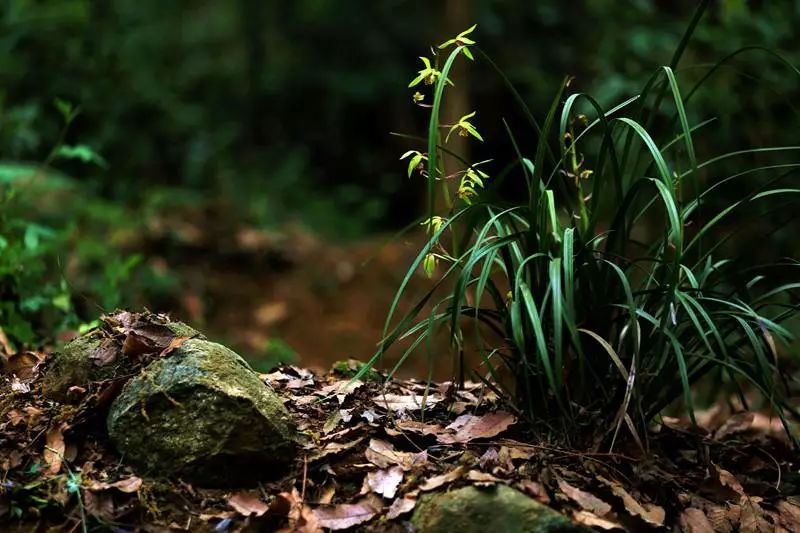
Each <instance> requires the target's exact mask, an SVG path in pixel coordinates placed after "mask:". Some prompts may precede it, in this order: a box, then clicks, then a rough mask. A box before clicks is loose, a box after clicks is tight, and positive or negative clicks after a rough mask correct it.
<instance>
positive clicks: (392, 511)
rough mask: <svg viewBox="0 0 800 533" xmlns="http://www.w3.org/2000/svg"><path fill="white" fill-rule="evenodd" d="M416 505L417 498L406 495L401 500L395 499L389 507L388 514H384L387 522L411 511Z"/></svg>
mask: <svg viewBox="0 0 800 533" xmlns="http://www.w3.org/2000/svg"><path fill="white" fill-rule="evenodd" d="M416 505H417V498H416V497H415V496H410V495H406V496H403V497H402V498H397V499H396V500H395V501H394V502H392V505H391V507H389V512H387V513H386V518H387V519H389V520H394V519H395V518H397V517H399V516H402V515H404V514H406V513H409V512H411V511H413V510H414V507H415V506H416Z"/></svg>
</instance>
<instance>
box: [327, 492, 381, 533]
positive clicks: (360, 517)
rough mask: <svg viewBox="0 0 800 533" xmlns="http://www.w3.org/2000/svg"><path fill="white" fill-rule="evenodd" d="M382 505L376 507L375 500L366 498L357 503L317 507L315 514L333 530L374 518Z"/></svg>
mask: <svg viewBox="0 0 800 533" xmlns="http://www.w3.org/2000/svg"><path fill="white" fill-rule="evenodd" d="M379 508H380V507H378V508H376V507H375V506H374V502H373V501H372V500H371V499H369V498H365V499H363V500H361V501H359V502H357V503H340V504H339V505H335V506H333V507H317V508H316V509H314V515H315V516H316V517H317V521H318V522H319V525H320V526H322V527H326V528H328V529H331V530H334V531H336V530H339V529H347V528H350V527H353V526H355V525H358V524H363V523H364V522H367V521H368V520H372V518H374V517H375V515H376V514H378V510H379Z"/></svg>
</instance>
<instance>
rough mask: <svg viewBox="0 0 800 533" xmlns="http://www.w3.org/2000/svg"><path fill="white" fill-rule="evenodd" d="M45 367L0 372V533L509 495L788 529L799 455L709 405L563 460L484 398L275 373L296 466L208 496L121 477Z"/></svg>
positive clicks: (404, 383)
mask: <svg viewBox="0 0 800 533" xmlns="http://www.w3.org/2000/svg"><path fill="white" fill-rule="evenodd" d="M49 359H50V355H49V354H47V353H34V352H22V353H19V354H15V355H13V356H11V357H9V358H7V360H6V361H5V364H4V377H3V379H2V385H0V393H2V398H3V400H2V405H0V407H1V408H0V414H2V417H0V431H1V433H0V435H2V436H0V462H1V464H0V469H2V481H1V482H2V489H0V523H3V524H4V525H3V526H2V528H3V529H5V530H19V531H28V530H34V529H36V530H39V531H80V530H81V529H82V528H83V529H84V530H94V529H97V528H100V529H101V530H107V529H113V530H115V531H129V530H133V529H141V530H146V531H217V532H219V531H273V530H284V531H304V532H313V531H323V529H326V530H328V529H329V530H343V529H350V530H353V531H398V532H400V531H407V530H408V529H407V528H408V519H409V516H410V515H411V513H412V512H413V510H414V508H415V506H416V504H417V502H418V500H419V499H420V498H421V497H422V496H423V495H425V494H428V493H432V492H435V491H444V490H448V489H451V488H455V487H459V486H464V485H475V486H479V487H486V486H492V485H509V486H512V487H514V488H516V489H518V490H520V491H521V492H523V493H525V494H527V495H528V496H529V497H531V498H533V499H535V500H537V501H539V502H541V503H543V504H546V505H548V506H551V507H552V508H554V509H556V510H557V511H559V512H561V513H563V514H565V515H567V516H568V517H570V518H571V519H572V520H574V521H576V522H578V523H581V524H584V525H586V526H588V527H591V528H594V529H596V530H610V531H643V530H663V529H665V528H666V529H671V530H681V531H695V532H706V531H752V532H760V531H800V475H799V474H798V464H797V462H796V461H797V455H796V452H795V451H794V450H792V448H791V446H790V445H789V442H788V439H787V438H786V436H785V434H784V433H783V430H782V428H781V426H780V424H779V423H778V422H777V421H776V420H771V419H769V418H768V417H767V416H765V415H763V414H759V413H749V412H738V413H732V412H731V411H730V410H728V408H727V407H724V406H722V405H720V406H717V407H715V408H713V409H711V410H708V411H705V412H702V413H698V422H699V426H700V427H692V426H691V425H690V424H688V423H687V422H686V421H682V420H678V419H671V418H666V417H665V418H663V419H662V420H661V421H660V423H659V424H657V425H656V426H654V427H653V428H652V431H651V432H650V433H649V434H648V435H647V436H646V437H647V438H646V442H643V443H642V446H643V448H640V447H639V446H638V445H636V444H634V442H632V441H631V440H630V439H625V438H621V439H619V440H618V443H617V445H616V446H615V448H614V449H613V450H609V449H607V444H606V445H605V446H606V448H605V449H602V448H600V447H599V446H589V447H588V448H587V447H586V446H584V447H575V446H570V445H568V444H567V443H563V442H561V443H560V442H556V441H553V440H548V439H544V438H542V436H541V434H537V433H536V432H533V431H531V430H530V428H529V426H527V425H526V424H524V423H523V421H522V420H520V419H519V418H518V416H517V415H516V414H514V413H513V412H511V411H510V410H507V408H506V407H504V406H503V405H502V403H501V402H500V401H499V400H498V398H497V397H496V396H495V395H494V394H493V393H492V392H491V391H489V390H486V389H484V388H483V387H482V386H481V385H479V384H469V383H468V384H465V386H464V387H462V388H457V387H455V386H454V384H453V383H450V382H444V383H430V384H426V383H425V382H422V381H419V380H413V379H408V380H395V381H393V382H390V383H389V385H388V386H384V385H382V384H381V383H380V380H365V381H355V382H353V381H352V380H351V379H350V377H349V376H351V375H352V373H353V372H354V371H355V369H356V368H357V364H356V363H355V362H352V363H349V364H346V365H344V366H341V365H340V366H339V371H332V372H329V373H325V374H316V373H314V372H311V371H309V370H306V369H303V368H299V367H294V366H287V367H282V368H278V369H276V370H274V371H272V372H270V373H266V374H261V375H260V376H261V378H262V379H263V380H264V382H265V383H267V384H269V385H270V386H271V387H272V388H273V389H274V390H275V391H276V392H277V393H278V394H279V395H280V397H281V399H282V400H283V402H284V404H285V405H286V407H287V409H288V410H289V411H290V413H291V414H292V416H293V418H294V420H295V422H296V423H297V426H298V430H299V433H300V435H302V436H303V438H302V440H301V445H300V447H299V450H298V453H297V455H296V460H295V462H294V463H293V464H292V465H291V467H290V468H289V469H288V471H287V472H286V473H284V474H283V475H282V476H280V477H279V478H278V479H275V476H274V473H271V472H265V477H264V479H265V481H264V482H263V483H260V484H258V486H256V487H247V488H239V487H232V488H226V489H207V488H199V487H196V486H193V485H191V484H189V483H187V482H184V481H182V480H180V479H172V480H166V479H150V478H147V477H145V476H141V477H140V476H139V475H137V473H136V472H134V471H133V470H131V469H130V468H129V467H128V466H126V465H125V464H124V459H123V458H121V457H120V456H119V455H118V454H117V453H116V452H115V450H114V448H113V446H112V445H111V444H110V443H109V440H108V437H107V435H106V433H105V423H104V422H105V409H107V408H103V407H102V406H103V401H102V400H103V398H102V393H100V392H98V393H97V394H98V396H97V397H96V398H95V399H94V400H93V402H90V403H86V402H81V403H80V404H79V406H77V407H76V406H75V405H73V404H72V403H58V402H55V401H52V400H48V399H45V395H43V394H42V381H43V380H42V374H46V372H47V368H48V360H49ZM367 376H368V377H369V376H371V377H372V378H376V377H377V376H375V375H374V374H373V375H370V374H367ZM96 390H97V391H102V390H104V389H103V387H99V388H97V389H96ZM76 393H77V394H81V391H76ZM83 394H86V392H85V391H83ZM95 400H96V401H95ZM423 404H424V409H423ZM81 406H92V407H91V408H83V407H81ZM585 423H586V424H588V425H591V424H592V420H591V418H590V417H589V418H588V419H587V420H585ZM582 427H587V426H586V425H584V426H582ZM644 448H646V449H644Z"/></svg>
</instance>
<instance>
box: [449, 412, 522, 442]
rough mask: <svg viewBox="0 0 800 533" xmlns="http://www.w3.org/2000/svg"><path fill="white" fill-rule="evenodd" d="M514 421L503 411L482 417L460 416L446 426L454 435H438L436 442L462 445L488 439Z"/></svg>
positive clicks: (515, 419) (511, 416)
mask: <svg viewBox="0 0 800 533" xmlns="http://www.w3.org/2000/svg"><path fill="white" fill-rule="evenodd" d="M516 421H517V418H516V417H515V416H514V415H512V414H511V413H507V412H505V411H497V412H495V413H491V414H488V415H484V416H474V415H461V416H459V417H458V418H456V420H455V422H453V423H452V424H450V425H449V426H447V429H450V430H454V431H455V433H454V434H444V435H439V436H438V437H437V440H438V441H439V442H441V443H442V444H456V443H462V444H463V443H466V442H470V441H472V440H475V439H488V438H491V437H494V436H497V435H499V434H500V433H502V432H503V431H505V430H506V429H508V427H509V426H510V425H512V424H514V423H515V422H516Z"/></svg>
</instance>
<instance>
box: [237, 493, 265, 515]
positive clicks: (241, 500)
mask: <svg viewBox="0 0 800 533" xmlns="http://www.w3.org/2000/svg"><path fill="white" fill-rule="evenodd" d="M228 505H230V506H231V507H233V508H234V509H235V510H236V512H237V513H239V514H240V515H242V516H250V515H255V516H261V515H263V514H264V513H266V512H267V510H268V509H269V506H268V505H267V504H266V503H264V502H263V501H261V498H259V497H258V496H256V495H255V494H252V493H249V492H237V493H236V494H234V495H233V496H231V497H230V498H228Z"/></svg>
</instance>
